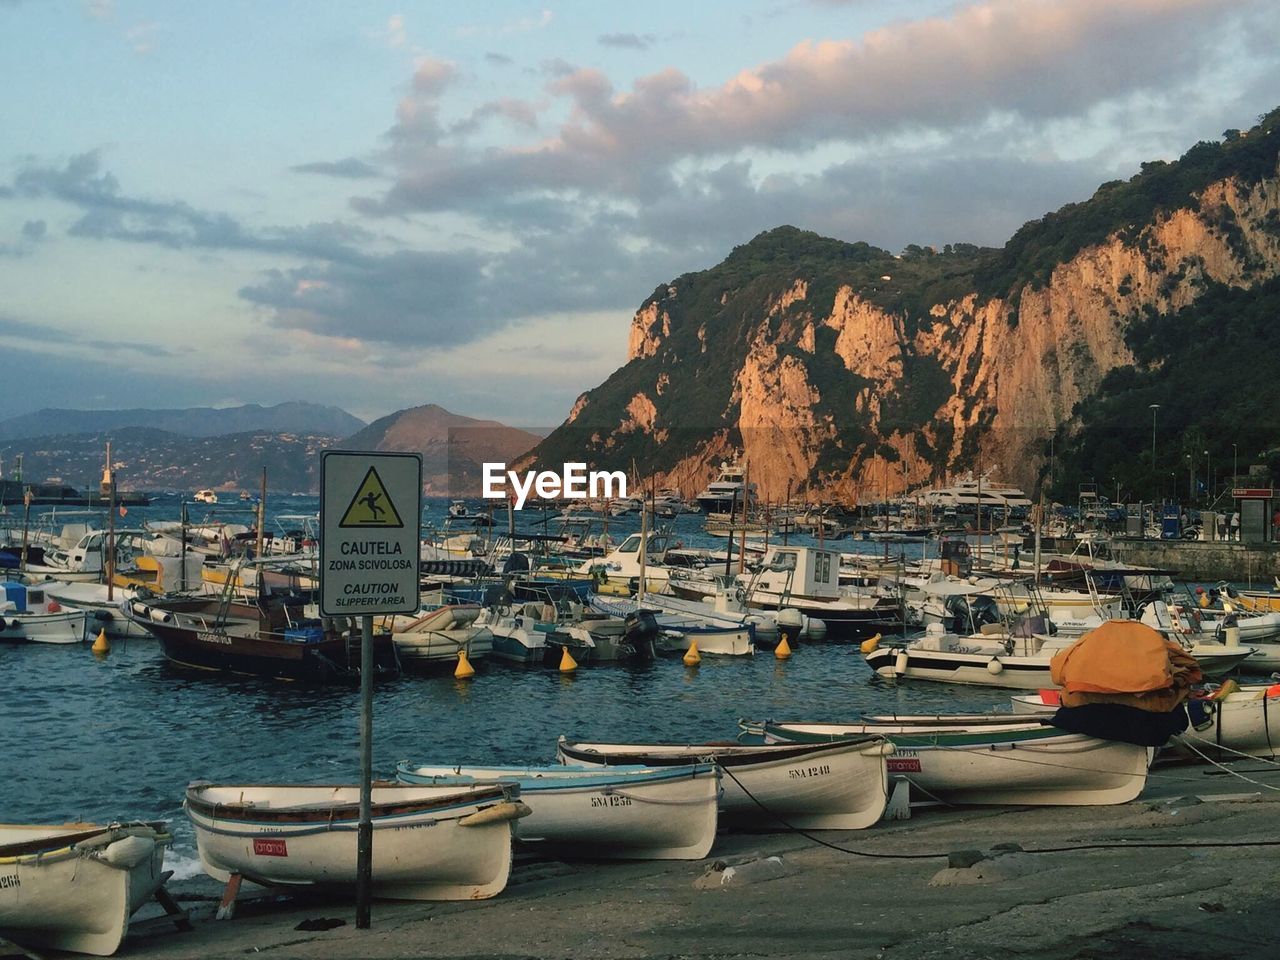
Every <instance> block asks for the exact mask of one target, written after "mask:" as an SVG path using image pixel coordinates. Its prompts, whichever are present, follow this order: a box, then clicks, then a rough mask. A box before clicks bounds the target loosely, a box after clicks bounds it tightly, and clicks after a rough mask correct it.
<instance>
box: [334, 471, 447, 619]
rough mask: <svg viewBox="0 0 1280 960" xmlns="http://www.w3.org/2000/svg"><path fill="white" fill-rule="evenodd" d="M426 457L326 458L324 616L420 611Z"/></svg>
mask: <svg viewBox="0 0 1280 960" xmlns="http://www.w3.org/2000/svg"><path fill="white" fill-rule="evenodd" d="M421 514H422V458H421V457H420V456H418V455H417V454H414V453H350V452H347V451H345V450H324V451H322V452H321V454H320V531H321V536H320V613H321V615H322V616H326V617H341V616H352V615H355V614H366V613H368V614H386V613H415V612H416V611H417V609H418V554H419V545H418V537H419V532H418V523H419V517H420V516H421Z"/></svg>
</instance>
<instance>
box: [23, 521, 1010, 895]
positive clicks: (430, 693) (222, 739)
mask: <svg viewBox="0 0 1280 960" xmlns="http://www.w3.org/2000/svg"><path fill="white" fill-rule="evenodd" d="M282 500H283V504H282V506H281V508H280V509H278V510H276V509H273V510H272V511H270V512H269V514H268V516H269V524H268V528H269V529H270V528H273V527H274V524H273V523H272V522H271V521H270V518H271V517H273V515H274V514H276V513H308V512H312V511H314V510H315V509H316V501H315V500H314V499H313V498H282ZM432 508H433V509H434V511H435V514H436V516H439V517H442V516H443V513H444V507H443V505H440V504H433V505H432ZM223 513H224V516H222V517H220V516H219V511H217V510H216V509H215V510H214V511H212V514H213V518H214V519H227V520H234V519H236V517H245V516H247V514H245V513H243V512H237V511H232V510H227V511H223ZM176 514H177V510H176V506H175V505H174V504H163V503H161V504H156V505H153V506H151V507H148V508H131V509H130V510H129V514H128V516H127V518H125V521H124V522H127V523H128V524H129V525H130V526H136V525H138V523H139V521H141V520H143V519H146V518H148V517H154V518H156V519H174V518H175V516H176ZM531 516H533V515H532V514H530V515H529V516H527V517H525V518H522V522H521V523H520V527H521V529H525V530H527V529H536V527H533V526H532V525H531V524H530V523H529V522H528V519H529V517H531ZM203 519H205V514H204V513H203V512H202V513H201V514H200V516H199V517H197V515H196V512H195V510H194V509H193V510H192V511H191V520H192V522H193V523H194V522H197V521H198V520H203ZM427 519H428V520H430V511H429V513H428V517H427ZM241 522H243V521H241ZM700 522H701V518H699V517H687V518H680V520H679V522H678V524H677V531H676V532H677V535H679V536H680V537H681V538H683V539H684V540H685V541H686V542H687V543H692V542H701V543H704V544H706V545H708V546H717V545H718V546H720V547H723V543H724V541H723V540H721V541H718V543H717V542H715V541H709V540H701V541H700V540H699V535H698V533H697V531H698V529H699V527H700V525H701V523H700ZM635 526H636V521H635V519H634V518H626V519H623V520H621V521H617V520H615V521H611V526H610V533H611V535H612V536H613V537H614V539H618V538H619V537H620V536H621V535H623V534H625V533H626V532H627V531H628V530H631V529H634V527H635ZM804 542H811V541H808V540H805V541H804ZM832 546H833V547H836V546H837V545H836V544H832ZM842 548H843V549H851V548H857V549H865V550H867V551H868V552H871V551H872V550H874V552H875V553H877V555H878V554H880V553H881V552H882V548H881V547H879V546H878V545H873V544H857V545H854V544H849V543H845V544H843V546H842ZM895 549H898V548H895ZM914 549H917V550H918V549H919V548H914ZM477 666H478V673H477V676H476V677H475V678H474V679H473V680H470V681H457V680H454V679H453V678H452V677H447V676H446V677H423V676H414V675H406V676H403V677H400V678H398V679H396V680H392V681H388V682H384V683H381V684H380V685H379V686H378V687H377V688H376V690H375V694H374V760H375V766H374V771H375V775H379V776H391V775H392V773H393V771H394V767H395V764H396V762H397V761H398V760H402V759H414V760H419V761H422V762H431V763H462V762H471V763H498V762H500V763H545V762H554V759H555V747H556V738H557V737H558V736H560V735H561V734H563V735H566V736H568V737H572V738H582V739H593V740H615V741H652V740H666V741H684V742H696V741H709V740H725V739H729V738H732V737H733V736H735V735H736V733H737V721H738V719H739V718H743V717H748V718H753V719H760V718H775V719H806V720H817V719H823V720H827V719H830V720H838V719H843V718H850V717H853V716H855V715H858V714H860V713H893V712H899V713H934V712H956V711H972V710H988V709H991V708H993V707H1001V708H1002V709H1007V708H1008V697H1007V693H1006V692H1002V691H998V690H989V689H981V688H978V689H974V688H967V687H955V688H949V687H946V686H943V685H938V684H919V685H910V684H902V685H897V684H895V683H893V682H887V681H884V680H881V679H879V678H876V677H874V675H873V674H872V673H871V671H870V670H869V668H868V667H867V666H866V664H865V663H864V661H863V659H862V657H861V656H860V655H859V653H858V650H857V647H856V646H854V645H850V644H839V645H830V644H814V645H803V644H802V645H800V646H799V647H798V648H797V649H796V651H795V654H794V656H793V657H792V658H791V659H789V660H786V661H778V660H776V659H775V658H774V656H773V655H772V653H770V652H769V651H762V652H760V653H758V654H757V655H756V656H755V657H742V658H728V659H716V658H712V657H707V658H704V660H703V662H702V665H701V666H700V667H697V668H687V667H685V666H684V665H683V664H682V663H681V662H680V660H679V659H677V658H672V659H666V658H664V659H659V660H658V661H656V662H653V663H649V664H642V665H634V666H617V665H608V666H594V667H584V668H582V669H580V670H579V671H577V673H575V674H573V675H568V676H566V675H561V674H560V673H559V672H557V671H555V670H543V669H531V670H521V669H517V668H513V667H508V666H505V665H502V664H497V663H491V662H487V661H486V662H482V663H480V664H478V665H477ZM0 669H2V670H3V671H4V675H5V677H6V678H7V684H6V687H7V691H6V696H5V697H4V698H3V701H2V702H0V757H2V758H3V762H2V763H0V820H4V821H7V822H11V823H12V822H17V823H21V822H60V821H64V820H94V821H110V820H128V819H168V820H170V821H172V824H173V829H174V833H175V849H174V854H173V855H174V857H175V861H176V865H177V866H178V867H179V875H180V876H181V875H182V873H183V872H184V870H185V871H190V870H193V869H194V863H193V862H192V857H193V856H194V841H193V838H192V834H191V831H190V828H189V826H188V824H187V823H186V820H185V817H184V816H183V814H182V809H181V802H182V796H183V791H184V788H185V787H186V785H187V783H188V782H190V781H192V780H211V781H217V782H231V783H235V782H242V783H250V782H257V783H263V782H275V781H282V782H310V783H342V782H347V783H350V782H355V780H356V778H357V774H358V755H359V736H358V730H357V712H358V697H359V693H358V690H356V689H354V688H351V687H341V686H310V685H301V684H291V683H283V682H277V681H268V680H261V679H254V678H238V677H224V676H220V675H215V674H199V673H197V674H193V673H190V672H186V671H181V670H178V669H175V668H173V667H171V666H170V665H168V664H167V663H166V662H165V660H164V658H163V657H162V655H161V653H160V649H159V645H158V644H157V643H156V642H155V641H154V640H151V639H133V640H128V641H121V642H117V643H116V644H114V646H113V649H112V651H111V653H110V654H109V655H107V656H106V657H104V658H97V657H95V656H93V655H92V654H91V653H90V651H89V648H88V647H87V646H52V645H42V644H27V645H8V646H0Z"/></svg>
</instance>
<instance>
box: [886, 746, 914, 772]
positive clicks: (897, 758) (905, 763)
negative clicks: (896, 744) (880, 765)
mask: <svg viewBox="0 0 1280 960" xmlns="http://www.w3.org/2000/svg"><path fill="white" fill-rule="evenodd" d="M913 752H914V751H913ZM884 765H885V768H886V769H887V770H888V771H889V772H890V773H919V772H920V758H919V757H917V756H910V755H908V756H901V755H899V754H897V753H895V754H893V755H892V756H890V757H887V758H886V759H885V763H884Z"/></svg>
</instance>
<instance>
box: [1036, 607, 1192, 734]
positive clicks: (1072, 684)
mask: <svg viewBox="0 0 1280 960" xmlns="http://www.w3.org/2000/svg"><path fill="white" fill-rule="evenodd" d="M1049 671H1050V676H1051V677H1052V678H1053V682H1054V683H1056V684H1057V685H1058V686H1060V687H1062V688H1063V693H1062V705H1063V706H1064V707H1078V706H1081V705H1083V704H1086V703H1124V704H1128V705H1129V706H1134V707H1139V708H1141V709H1143V710H1152V711H1157V712H1161V713H1163V712H1167V711H1169V710H1172V709H1173V708H1174V707H1176V706H1177V705H1178V704H1179V703H1181V702H1182V701H1183V700H1185V699H1186V698H1187V693H1188V692H1189V690H1190V688H1191V684H1193V683H1197V682H1199V680H1200V679H1201V675H1200V666H1199V665H1198V664H1197V663H1196V661H1195V658H1194V657H1192V656H1191V655H1190V654H1189V653H1187V652H1186V651H1185V650H1183V649H1182V647H1180V646H1178V644H1176V643H1173V642H1172V641H1169V640H1166V639H1165V638H1164V637H1163V636H1161V635H1160V634H1159V633H1158V632H1157V631H1155V630H1153V629H1152V628H1151V627H1148V626H1147V625H1146V624H1144V623H1138V622H1137V621H1134V620H1108V621H1107V622H1106V623H1104V624H1103V625H1102V626H1100V627H1097V628H1096V629H1094V630H1090V631H1089V632H1088V633H1086V634H1085V635H1084V636H1082V637H1081V638H1080V639H1079V640H1077V641H1076V642H1075V643H1073V644H1072V645H1071V646H1070V647H1068V648H1067V649H1066V650H1063V651H1062V652H1061V653H1059V654H1058V655H1057V656H1056V657H1054V658H1053V660H1052V661H1051V662H1050V664H1049Z"/></svg>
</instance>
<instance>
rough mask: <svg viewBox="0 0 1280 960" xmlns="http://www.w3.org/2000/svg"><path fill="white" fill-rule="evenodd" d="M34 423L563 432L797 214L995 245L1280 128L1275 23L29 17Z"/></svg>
mask: <svg viewBox="0 0 1280 960" xmlns="http://www.w3.org/2000/svg"><path fill="white" fill-rule="evenodd" d="M0 71H2V73H0V76H3V78H4V82H3V84H0V348H2V349H3V354H2V355H3V357H4V361H5V362H4V373H5V383H6V388H7V389H6V391H5V396H6V407H7V410H8V412H10V413H17V412H22V411H24V410H30V409H36V408H39V407H42V406H76V407H103V408H109V407H126V406H185V405H195V404H215V405H222V404H229V403H239V402H261V403H276V402H280V401H284V400H294V399H297V400H310V401H315V402H321V403H331V404H336V405H339V406H342V407H344V408H346V409H348V410H350V411H351V412H353V413H355V414H357V415H358V416H362V417H365V418H367V419H368V418H373V417H376V416H381V415H383V414H385V413H388V412H391V411H393V410H396V409H400V408H403V407H407V406H414V405H417V404H421V403H429V402H435V403H440V404H442V405H444V406H446V407H449V408H450V409H452V410H455V411H456V412H459V413H465V414H469V415H472V416H486V417H497V418H500V419H503V420H506V421H507V422H510V423H514V424H518V425H522V426H547V425H553V424H555V423H557V422H559V421H560V420H561V419H563V417H564V415H565V414H566V413H567V411H568V409H569V407H570V405H571V404H572V402H573V399H574V397H575V396H576V395H577V394H578V393H579V392H580V391H582V390H584V389H586V388H589V387H591V386H594V385H595V384H597V383H598V382H600V381H601V380H602V379H604V377H606V376H607V375H608V374H609V373H610V372H611V371H612V370H613V369H614V368H616V367H617V366H619V365H620V364H621V363H622V361H623V360H624V359H625V350H626V337H627V327H628V323H629V321H630V317H631V315H632V313H634V311H635V309H636V308H637V307H638V306H639V304H640V302H641V301H642V300H643V299H644V298H645V297H646V296H648V295H649V294H650V293H651V292H652V291H653V290H654V288H655V287H657V286H658V285H659V284H662V283H664V282H666V281H667V280H669V279H671V278H672V277H675V276H677V275H678V274H680V273H684V272H686V271H689V270H695V269H701V268H704V267H708V266H711V265H713V264H715V263H717V262H719V261H720V260H721V259H723V258H724V256H725V255H726V254H727V253H728V252H729V251H730V250H731V249H732V247H733V246H734V245H736V244H740V243H743V242H745V241H747V240H749V239H750V238H751V237H752V236H753V235H755V234H756V233H758V232H759V231H761V230H765V229H768V228H770V227H774V226H778V225H780V224H784V223H789V224H794V225H796V226H799V227H803V228H807V229H811V230H816V231H818V232H820V233H823V234H826V235H829V236H834V237H839V238H841V239H845V240H867V241H869V242H871V243H874V244H876V245H879V246H882V247H886V248H888V249H890V250H894V251H897V250H900V249H901V248H902V247H903V246H905V245H906V244H908V243H919V244H939V245H940V244H943V243H947V242H952V241H969V242H976V243H983V244H992V245H999V244H1001V243H1003V242H1004V240H1005V239H1007V237H1008V236H1009V234H1010V233H1011V232H1012V231H1013V230H1014V229H1016V228H1017V227H1018V226H1019V225H1020V224H1022V223H1023V222H1024V221H1026V220H1028V219H1030V218H1032V217H1036V216H1039V215H1040V214H1042V213H1043V212H1045V211H1046V210H1050V209H1054V208H1056V207H1058V206H1060V205H1061V204H1063V203H1066V202H1069V201H1072V200H1080V199H1084V198H1086V197H1088V196H1089V194H1090V193H1092V191H1093V189H1094V188H1095V187H1096V186H1097V185H1098V184H1099V183H1100V182H1102V181H1104V180H1108V179H1113V178H1115V177H1127V176H1130V175H1132V174H1133V173H1134V172H1136V170H1137V167H1138V164H1139V163H1140V162H1141V161H1142V160H1147V159H1153V158H1173V157H1175V156H1177V155H1179V154H1180V153H1181V152H1182V151H1183V150H1185V149H1186V147H1188V146H1189V145H1191V144H1192V143H1194V142H1195V141H1196V140H1199V139H1206V138H1215V137H1217V136H1219V135H1220V134H1221V132H1222V131H1223V130H1224V129H1225V128H1228V127H1247V126H1250V125H1251V124H1252V123H1253V122H1254V121H1255V120H1256V118H1257V116H1258V115H1259V114H1260V113H1263V112H1266V111H1268V110H1270V109H1272V108H1274V107H1276V106H1277V105H1280V16H1278V15H1277V12H1276V7H1275V0H1123V2H1117V0H981V2H973V3H966V2H959V3H955V2H950V3H947V2H933V0H893V2H887V0H886V2H880V0H696V2H688V0H684V2H679V3H675V2H669V0H649V2H647V3H643V4H623V3H617V2H614V3H606V2H599V0H576V2H564V3H554V2H552V3H543V4H540V3H518V2H498V0H491V2H487V3H466V4H464V3H460V2H452V3H446V2H441V0H436V2H431V3H406V2H401V0H397V2H393V3H383V2H381V0H367V2H362V3H350V2H324V0H310V2H305V3H285V2H268V3H262V2H260V0H257V2H250V0H220V2H217V3H194V2H191V3H173V2H169V0H87V2H78V0H0Z"/></svg>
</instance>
